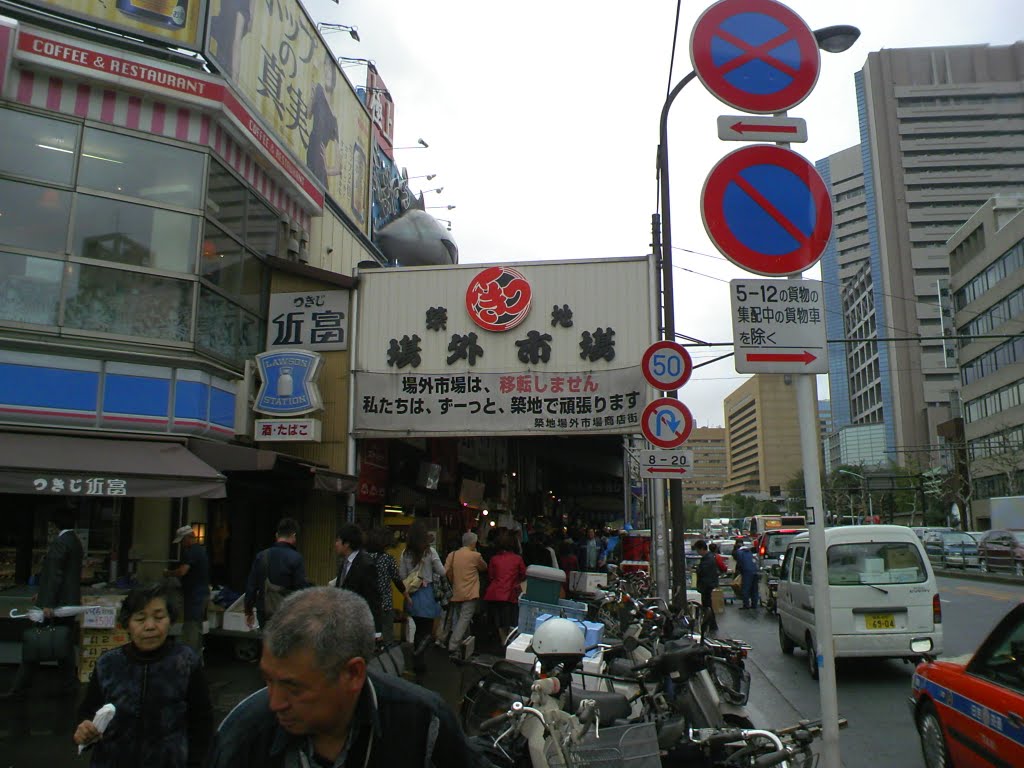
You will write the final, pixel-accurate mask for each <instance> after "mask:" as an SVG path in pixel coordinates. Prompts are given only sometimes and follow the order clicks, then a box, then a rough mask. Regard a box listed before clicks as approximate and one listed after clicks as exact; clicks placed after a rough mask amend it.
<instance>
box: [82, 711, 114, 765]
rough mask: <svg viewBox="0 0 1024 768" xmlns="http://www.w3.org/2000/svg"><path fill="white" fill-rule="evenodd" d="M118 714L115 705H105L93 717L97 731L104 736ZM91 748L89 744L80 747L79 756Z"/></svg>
mask: <svg viewBox="0 0 1024 768" xmlns="http://www.w3.org/2000/svg"><path fill="white" fill-rule="evenodd" d="M116 712H117V708H116V707H115V706H114V705H113V704H104V705H103V706H102V707H100V708H99V709H97V710H96V714H95V715H93V717H92V724H93V725H95V726H96V730H97V731H99V732H100V735H101V736H102V735H103V732H104V731H105V730H107V726H108V725H110V721H111V720H113V719H114V714H115V713H116ZM87 746H89V745H88V744H86V745H82V744H79V745H78V754H82V751H83V750H84V749H85V748H86V747H87Z"/></svg>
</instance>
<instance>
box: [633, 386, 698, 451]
mask: <svg viewBox="0 0 1024 768" xmlns="http://www.w3.org/2000/svg"><path fill="white" fill-rule="evenodd" d="M640 429H641V430H642V431H643V433H644V437H646V438H647V439H648V440H649V441H650V443H651V444H652V445H655V446H657V447H658V448H678V447H679V446H680V445H682V444H683V443H685V442H686V440H687V438H689V437H690V432H692V431H693V415H692V414H691V413H690V409H689V408H687V407H686V406H685V405H683V404H682V403H681V402H679V401H678V400H676V399H675V398H674V397H659V398H658V399H657V400H652V401H651V402H649V403H648V404H647V407H646V408H644V412H643V414H642V415H641V416H640Z"/></svg>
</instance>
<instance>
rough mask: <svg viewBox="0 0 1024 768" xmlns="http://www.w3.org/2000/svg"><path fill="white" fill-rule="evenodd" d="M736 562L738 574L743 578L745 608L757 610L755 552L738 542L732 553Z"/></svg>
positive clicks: (742, 591) (742, 593)
mask: <svg viewBox="0 0 1024 768" xmlns="http://www.w3.org/2000/svg"><path fill="white" fill-rule="evenodd" d="M732 556H733V558H735V560H736V572H737V573H739V575H740V577H741V578H742V582H741V585H742V586H741V587H740V595H741V596H742V598H743V608H745V609H750V608H757V602H758V596H757V581H758V574H757V560H755V559H754V550H753V549H751V548H750V547H749V546H747V545H746V544H743V545H741V543H740V542H739V541H737V542H736V548H735V549H734V550H733V553H732Z"/></svg>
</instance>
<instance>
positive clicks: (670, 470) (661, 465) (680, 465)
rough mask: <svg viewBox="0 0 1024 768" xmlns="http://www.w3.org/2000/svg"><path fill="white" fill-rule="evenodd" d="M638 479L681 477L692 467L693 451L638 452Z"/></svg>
mask: <svg viewBox="0 0 1024 768" xmlns="http://www.w3.org/2000/svg"><path fill="white" fill-rule="evenodd" d="M637 460H638V461H639V462H640V477H660V478H662V479H665V478H669V479H672V478H676V477H682V476H683V475H685V474H686V472H687V471H688V470H689V469H690V467H692V466H693V451H638V452H637Z"/></svg>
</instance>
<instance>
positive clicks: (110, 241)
mask: <svg viewBox="0 0 1024 768" xmlns="http://www.w3.org/2000/svg"><path fill="white" fill-rule="evenodd" d="M198 222H199V219H198V217H196V216H189V215H188V214H185V213H176V212H174V211H165V210H161V209H159V208H150V207H148V206H145V205H136V204H134V203H124V202H120V201H118V200H108V199H106V198H103V197H93V196H91V195H79V196H78V201H77V204H76V207H75V236H74V253H75V255H76V256H81V257H83V258H86V259H99V260H102V261H116V262H119V263H121V264H134V265H135V266H138V267H152V268H153V269H164V270H168V271H172V272H187V273H192V272H193V271H194V269H195V266H194V265H195V254H196V229H197V227H198Z"/></svg>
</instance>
